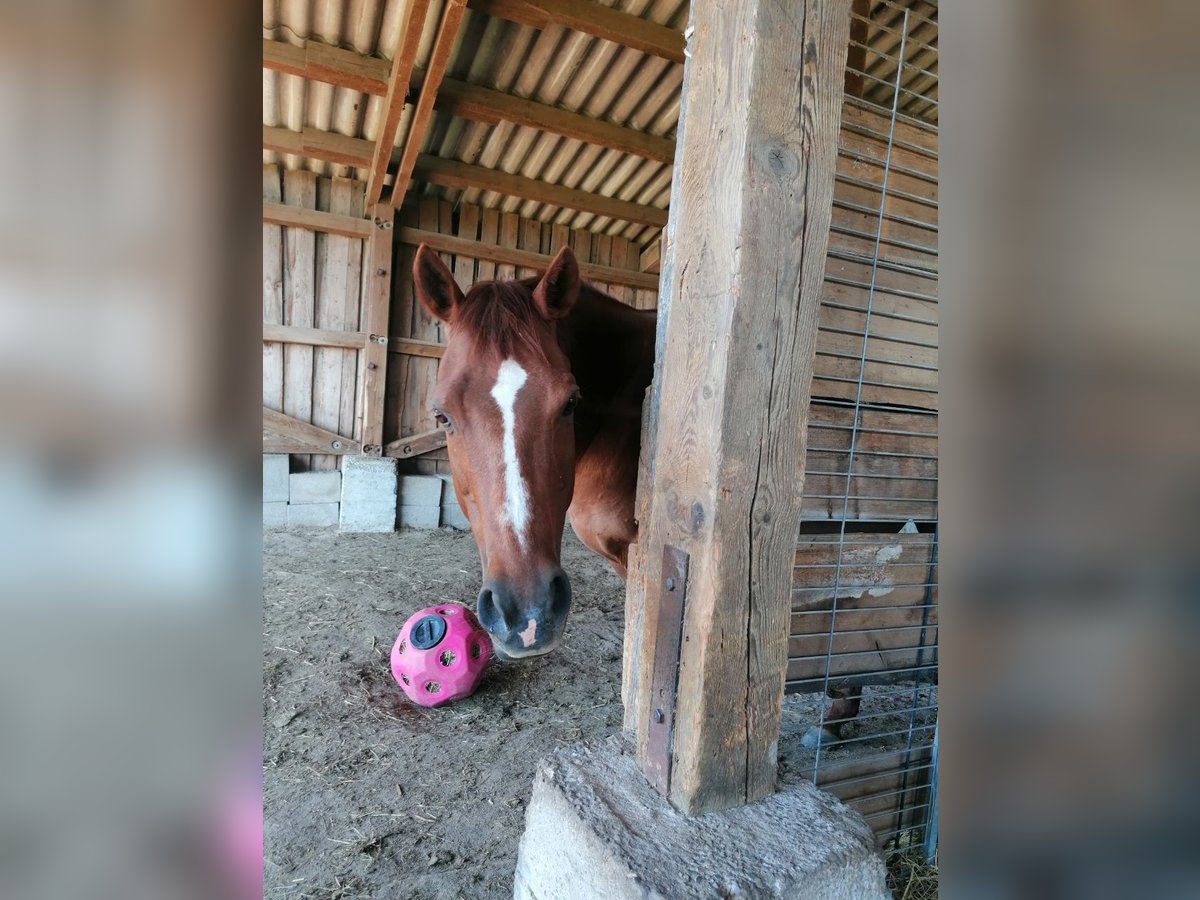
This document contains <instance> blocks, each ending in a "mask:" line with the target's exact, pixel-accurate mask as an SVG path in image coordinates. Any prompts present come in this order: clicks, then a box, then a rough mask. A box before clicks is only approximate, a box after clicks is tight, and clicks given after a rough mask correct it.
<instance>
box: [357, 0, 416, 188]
mask: <svg viewBox="0 0 1200 900" xmlns="http://www.w3.org/2000/svg"><path fill="white" fill-rule="evenodd" d="M428 10H429V0H410V2H409V4H408V5H407V6H406V7H405V9H404V18H403V19H402V20H401V22H400V45H399V46H398V47H397V48H396V55H395V57H394V58H393V59H392V70H391V72H390V73H389V75H388V87H387V96H386V97H385V99H384V101H383V114H382V117H381V118H380V125H379V134H378V136H377V137H376V139H375V146H374V147H373V148H372V155H371V162H370V166H371V170H370V172H369V173H368V174H367V201H366V202H367V209H371V208H372V207H373V206H375V204H377V203H378V202H379V198H380V196H381V195H382V194H383V179H384V176H385V175H386V174H387V167H388V163H389V162H391V160H392V150H393V148H395V146H396V133H397V132H398V131H399V130H400V114H401V113H402V112H403V111H404V99H405V97H407V96H408V81H409V78H411V77H412V68H413V63H414V62H415V61H416V58H417V47H418V46H419V44H420V42H421V31H422V30H423V29H424V26H425V14H426V13H427V12H428Z"/></svg>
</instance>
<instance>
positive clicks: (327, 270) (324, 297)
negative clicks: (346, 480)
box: [312, 178, 362, 471]
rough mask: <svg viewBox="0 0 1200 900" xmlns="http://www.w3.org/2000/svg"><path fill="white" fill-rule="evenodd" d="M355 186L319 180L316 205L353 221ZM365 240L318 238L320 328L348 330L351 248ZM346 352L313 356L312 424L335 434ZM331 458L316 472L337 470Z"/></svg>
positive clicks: (317, 460) (317, 462)
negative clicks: (352, 210)
mask: <svg viewBox="0 0 1200 900" xmlns="http://www.w3.org/2000/svg"><path fill="white" fill-rule="evenodd" d="M353 193H354V187H353V184H352V183H351V182H350V180H349V179H346V178H332V179H330V178H321V179H319V180H318V181H317V205H318V206H319V207H323V208H328V210H329V212H330V213H331V214H334V215H338V216H344V217H345V218H350V215H349V214H350V205H351V197H352V195H353ZM352 244H353V245H355V246H357V247H361V246H362V241H360V240H357V239H354V238H349V237H346V236H345V235H341V234H328V233H326V234H318V235H317V260H318V265H317V296H316V323H317V327H318V328H319V329H321V330H324V331H330V332H332V333H334V334H337V333H339V332H342V333H344V332H345V329H346V280H347V276H348V274H349V272H348V269H349V265H350V247H351V245H352ZM343 355H344V354H343V350H342V349H341V348H336V347H328V346H318V347H317V349H316V350H315V351H314V353H313V415H312V423H313V424H314V425H317V426H320V427H321V428H326V429H328V430H330V431H334V432H336V431H337V430H338V426H339V425H340V423H341V412H342V358H343ZM337 465H338V461H337V460H336V459H335V458H333V457H331V456H314V457H313V460H312V468H313V470H314V471H330V470H333V469H336V468H337Z"/></svg>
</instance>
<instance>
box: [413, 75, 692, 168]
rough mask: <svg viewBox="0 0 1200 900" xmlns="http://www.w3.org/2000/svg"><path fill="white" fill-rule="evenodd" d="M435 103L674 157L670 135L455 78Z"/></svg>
mask: <svg viewBox="0 0 1200 900" xmlns="http://www.w3.org/2000/svg"><path fill="white" fill-rule="evenodd" d="M434 105H435V106H436V107H437V108H438V109H439V110H441V111H442V112H445V113H448V114H450V115H453V116H458V117H460V118H463V119H471V120H472V121H475V122H487V123H489V124H492V125H495V124H497V123H499V122H513V123H514V124H517V125H524V126H527V127H529V128H536V129H538V130H539V131H548V132H551V133H552V134H558V135H561V136H563V137H566V138H571V139H573V140H577V141H583V142H584V143H587V144H595V145H597V146H599V147H608V148H609V149H612V150H619V151H620V152H622V153H632V154H633V155H634V156H640V157H642V158H643V159H651V160H654V161H656V162H664V163H670V162H672V161H673V160H674V158H675V142H674V141H673V140H671V139H670V138H662V137H656V136H655V135H652V134H644V133H643V132H640V131H635V130H634V129H632V128H625V127H623V126H621V125H614V124H613V123H612V122H605V121H603V120H602V119H593V118H592V117H591V116H585V115H581V114H579V113H573V112H568V111H567V110H565V109H559V108H558V107H557V106H549V105H548V104H545V103H537V102H535V101H533V100H526V99H525V98H524V97H514V96H513V95H512V94H505V93H502V92H500V91H493V90H491V89H490V88H485V87H480V86H478V85H474V84H467V83H466V82H464V81H456V80H454V79H452V78H446V79H444V80H443V81H442V89H441V91H440V92H439V93H438V95H437V98H436V100H435V101H434Z"/></svg>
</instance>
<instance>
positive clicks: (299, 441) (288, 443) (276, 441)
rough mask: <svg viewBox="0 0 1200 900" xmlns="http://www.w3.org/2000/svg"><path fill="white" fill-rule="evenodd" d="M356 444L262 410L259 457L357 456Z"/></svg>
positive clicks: (331, 433)
mask: <svg viewBox="0 0 1200 900" xmlns="http://www.w3.org/2000/svg"><path fill="white" fill-rule="evenodd" d="M358 451H359V444H358V441H355V440H352V439H351V438H348V437H343V436H342V435H340V434H335V433H334V432H332V431H327V430H326V429H324V428H318V427H317V426H316V425H312V424H309V423H308V422H301V421H300V420H299V419H295V418H292V417H291V416H287V415H284V414H283V413H281V412H279V411H278V410H274V409H269V408H267V407H265V406H264V407H263V453H332V454H337V455H341V454H345V453H357V452H358Z"/></svg>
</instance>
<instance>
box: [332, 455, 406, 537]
mask: <svg viewBox="0 0 1200 900" xmlns="http://www.w3.org/2000/svg"><path fill="white" fill-rule="evenodd" d="M341 507H342V508H341V521H340V522H339V530H341V531H354V532H358V531H371V532H379V531H395V530H396V460H394V459H388V458H376V457H370V456H344V457H342V503H341Z"/></svg>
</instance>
